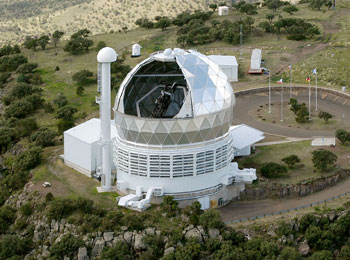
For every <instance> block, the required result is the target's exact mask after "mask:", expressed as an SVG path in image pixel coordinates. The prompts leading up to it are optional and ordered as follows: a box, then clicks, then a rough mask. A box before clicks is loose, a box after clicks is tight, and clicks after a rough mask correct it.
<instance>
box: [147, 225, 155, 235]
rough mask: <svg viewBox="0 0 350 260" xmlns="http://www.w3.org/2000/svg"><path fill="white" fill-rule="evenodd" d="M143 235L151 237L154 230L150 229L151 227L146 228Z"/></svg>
mask: <svg viewBox="0 0 350 260" xmlns="http://www.w3.org/2000/svg"><path fill="white" fill-rule="evenodd" d="M145 233H146V234H147V235H149V236H152V235H154V234H155V233H156V229H155V228H151V227H149V228H146V229H145Z"/></svg>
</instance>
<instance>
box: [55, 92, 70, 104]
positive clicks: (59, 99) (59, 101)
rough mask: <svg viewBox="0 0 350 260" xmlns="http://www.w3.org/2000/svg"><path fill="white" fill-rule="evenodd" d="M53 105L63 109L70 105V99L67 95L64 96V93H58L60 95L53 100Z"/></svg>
mask: <svg viewBox="0 0 350 260" xmlns="http://www.w3.org/2000/svg"><path fill="white" fill-rule="evenodd" d="M53 103H54V104H56V105H57V106H58V107H59V108H61V107H64V106H66V105H68V99H67V97H66V96H65V95H63V93H58V95H57V96H56V97H55V99H54V100H53Z"/></svg>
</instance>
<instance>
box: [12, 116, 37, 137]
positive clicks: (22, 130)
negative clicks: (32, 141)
mask: <svg viewBox="0 0 350 260" xmlns="http://www.w3.org/2000/svg"><path fill="white" fill-rule="evenodd" d="M13 120H15V125H14V128H13V134H14V136H15V137H16V138H17V139H19V138H23V137H26V136H30V135H31V134H32V132H33V131H34V130H36V129H38V124H37V122H36V119H35V118H33V117H30V118H24V119H18V120H16V119H14V118H13Z"/></svg>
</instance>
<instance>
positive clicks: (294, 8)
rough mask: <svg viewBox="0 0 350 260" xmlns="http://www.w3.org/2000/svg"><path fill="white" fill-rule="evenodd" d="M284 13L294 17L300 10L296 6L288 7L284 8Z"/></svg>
mask: <svg viewBox="0 0 350 260" xmlns="http://www.w3.org/2000/svg"><path fill="white" fill-rule="evenodd" d="M283 11H284V12H286V13H289V14H290V15H292V14H293V13H295V12H298V11H299V9H298V7H296V6H295V5H288V6H286V7H284V8H283Z"/></svg>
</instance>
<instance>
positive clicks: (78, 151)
mask: <svg viewBox="0 0 350 260" xmlns="http://www.w3.org/2000/svg"><path fill="white" fill-rule="evenodd" d="M91 151H92V147H91V145H90V144H87V143H85V142H83V141H81V140H79V139H77V138H76V137H74V136H71V135H70V134H67V133H64V162H65V164H67V165H69V166H70V167H72V168H74V169H75V170H77V171H79V172H81V173H83V174H85V175H87V176H89V177H90V176H91V172H92V171H94V170H95V169H94V165H93V162H92V160H91V158H92V154H91Z"/></svg>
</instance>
